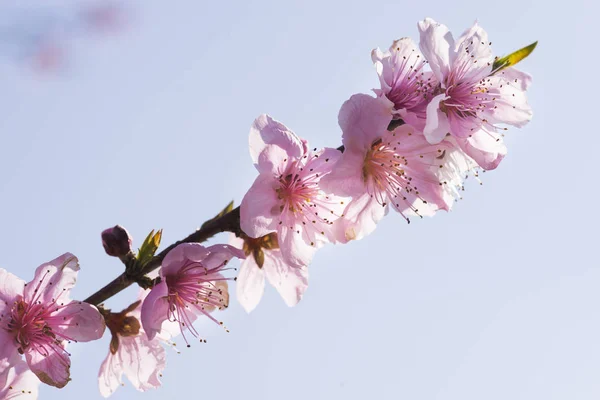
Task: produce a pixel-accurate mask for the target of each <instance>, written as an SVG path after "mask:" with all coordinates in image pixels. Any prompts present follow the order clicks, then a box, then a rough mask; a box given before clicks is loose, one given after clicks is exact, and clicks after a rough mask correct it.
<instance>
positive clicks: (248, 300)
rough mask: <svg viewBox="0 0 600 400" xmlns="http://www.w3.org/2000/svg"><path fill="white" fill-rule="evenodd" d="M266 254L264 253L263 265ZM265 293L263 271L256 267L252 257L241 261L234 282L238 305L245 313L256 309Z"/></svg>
mask: <svg viewBox="0 0 600 400" xmlns="http://www.w3.org/2000/svg"><path fill="white" fill-rule="evenodd" d="M267 253H270V252H269V251H264V254H265V263H266V260H267ZM264 291H265V277H264V274H263V270H262V269H260V268H259V267H258V265H257V264H256V262H255V261H254V258H253V257H252V256H250V257H248V258H246V259H245V260H244V261H242V263H241V265H240V271H239V273H238V276H237V281H236V294H237V299H238V301H239V303H240V304H241V305H242V307H244V310H246V312H247V313H249V312H251V311H252V310H254V309H255V308H256V306H257V305H258V303H259V302H260V299H261V298H262V296H263V293H264Z"/></svg>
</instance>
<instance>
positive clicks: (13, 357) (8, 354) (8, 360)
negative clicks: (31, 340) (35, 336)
mask: <svg viewBox="0 0 600 400" xmlns="http://www.w3.org/2000/svg"><path fill="white" fill-rule="evenodd" d="M19 360H21V355H20V354H19V353H17V346H15V338H14V336H13V335H12V334H9V333H8V332H7V331H6V330H4V329H0V374H2V373H3V372H4V371H5V370H6V369H8V368H9V367H10V366H12V365H14V364H15V363H16V362H18V361H19ZM0 387H1V386H0Z"/></svg>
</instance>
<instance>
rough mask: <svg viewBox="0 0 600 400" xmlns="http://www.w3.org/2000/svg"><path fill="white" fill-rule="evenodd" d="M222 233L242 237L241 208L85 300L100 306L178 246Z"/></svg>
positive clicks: (158, 265) (146, 272)
mask: <svg viewBox="0 0 600 400" xmlns="http://www.w3.org/2000/svg"><path fill="white" fill-rule="evenodd" d="M221 232H233V233H235V234H236V235H240V234H241V232H242V230H241V229H240V208H239V207H237V208H234V209H233V210H231V211H230V212H229V213H227V214H225V215H223V216H221V217H218V218H214V219H212V220H209V221H208V222H206V223H205V225H204V226H203V227H202V228H200V229H198V230H197V231H196V232H194V233H192V234H190V235H189V236H188V237H186V238H185V239H182V240H179V241H177V242H175V243H173V244H172V245H170V246H169V247H167V248H166V249H164V250H163V251H161V252H160V253H158V254H157V255H155V256H154V257H153V258H152V259H151V260H150V261H148V263H147V264H146V265H145V266H144V268H142V269H141V270H140V271H139V272H138V273H136V274H135V276H127V275H126V274H125V273H122V274H121V275H119V276H118V277H116V278H115V279H114V280H113V281H112V282H110V283H109V284H108V285H106V286H104V287H103V288H102V289H100V290H98V291H97V292H96V293H94V294H93V295H91V296H90V297H88V298H87V299H85V300H84V301H85V302H86V303H90V304H93V305H96V306H97V305H99V304H101V303H103V302H104V301H106V300H108V299H109V298H111V297H112V296H114V295H115V294H117V293H119V292H121V291H122V290H124V289H125V288H127V287H129V286H130V285H131V284H132V283H134V282H136V281H137V279H139V278H141V277H143V276H145V275H146V274H148V273H149V272H152V271H154V270H155V269H157V268H158V267H160V264H161V263H162V260H163V259H164V258H165V256H166V255H167V254H168V253H169V252H170V251H171V250H173V249H174V248H175V247H176V246H178V245H180V244H181V243H202V242H204V241H206V240H208V239H210V238H211V237H213V236H214V235H216V234H217V233H221Z"/></svg>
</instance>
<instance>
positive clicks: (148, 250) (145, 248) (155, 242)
mask: <svg viewBox="0 0 600 400" xmlns="http://www.w3.org/2000/svg"><path fill="white" fill-rule="evenodd" d="M161 239H162V229H159V230H158V231H157V232H156V233H154V229H152V232H150V233H149V234H148V236H146V239H145V240H144V243H142V246H141V247H140V248H139V250H138V253H137V259H138V264H139V265H140V266H141V267H143V266H144V265H145V264H146V263H147V262H148V261H150V259H151V258H152V257H154V254H155V253H156V250H158V247H159V246H160V240H161Z"/></svg>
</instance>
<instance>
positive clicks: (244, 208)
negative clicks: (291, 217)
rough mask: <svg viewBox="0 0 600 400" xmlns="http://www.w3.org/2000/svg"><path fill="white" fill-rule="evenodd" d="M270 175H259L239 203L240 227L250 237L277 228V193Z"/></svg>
mask: <svg viewBox="0 0 600 400" xmlns="http://www.w3.org/2000/svg"><path fill="white" fill-rule="evenodd" d="M273 184H274V180H273V177H272V176H267V175H259V176H258V177H257V178H256V180H255V181H254V183H253V184H252V186H251V187H250V190H248V192H247V193H246V195H245V196H244V198H243V199H242V203H241V205H240V227H241V228H242V231H244V233H246V235H248V236H250V237H254V238H256V237H261V236H264V235H267V234H268V233H270V232H273V231H274V230H275V229H276V228H277V224H276V222H275V220H274V217H275V216H276V215H277V212H278V200H277V193H276V192H275V189H274V188H273Z"/></svg>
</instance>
